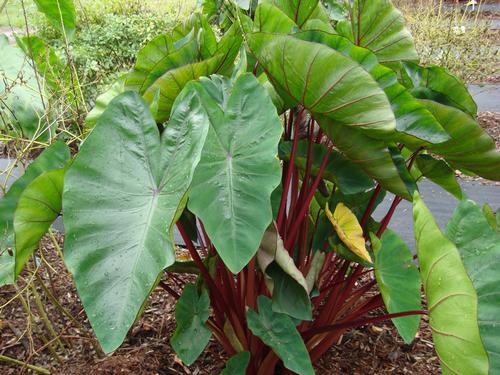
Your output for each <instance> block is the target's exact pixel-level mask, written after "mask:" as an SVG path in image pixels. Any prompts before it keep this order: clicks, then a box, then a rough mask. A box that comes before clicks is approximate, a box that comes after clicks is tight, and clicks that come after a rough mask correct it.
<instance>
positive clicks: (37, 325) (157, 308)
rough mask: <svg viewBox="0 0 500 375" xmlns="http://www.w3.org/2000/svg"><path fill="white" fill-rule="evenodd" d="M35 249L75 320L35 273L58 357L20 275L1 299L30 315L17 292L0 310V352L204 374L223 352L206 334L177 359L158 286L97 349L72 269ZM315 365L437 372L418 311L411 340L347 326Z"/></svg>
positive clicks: (217, 365)
mask: <svg viewBox="0 0 500 375" xmlns="http://www.w3.org/2000/svg"><path fill="white" fill-rule="evenodd" d="M58 241H59V243H60V244H61V245H62V242H63V238H62V236H58ZM42 254H43V255H44V258H45V259H46V260H47V262H48V263H49V264H50V266H51V267H52V269H51V270H50V269H49V268H48V267H47V266H43V267H41V268H40V270H39V272H38V273H39V275H40V276H41V279H42V280H43V283H44V284H45V285H47V287H48V288H49V290H51V293H52V294H53V295H54V296H55V297H56V298H57V300H58V301H59V302H60V303H61V304H62V306H63V307H64V308H65V309H66V310H67V311H68V312H69V313H70V314H71V315H72V317H74V319H75V320H76V321H77V322H78V323H77V324H75V323H74V322H72V320H70V319H68V317H67V316H65V315H63V314H62V313H61V312H60V311H59V310H58V309H57V308H56V307H55V305H54V303H52V302H51V301H50V299H48V298H47V294H46V293H45V292H44V291H43V289H42V288H40V283H39V282H38V281H37V282H36V285H37V291H38V293H39V294H40V295H41V296H42V299H43V303H44V304H45V306H47V315H48V317H49V319H50V320H51V321H52V323H53V324H54V327H55V329H56V331H57V332H58V333H59V337H60V339H61V341H62V343H63V345H64V347H65V352H63V351H62V350H61V349H60V348H58V347H57V344H56V343H55V342H54V341H53V342H52V346H53V347H54V348H56V352H57V353H58V356H59V360H60V363H59V362H58V361H57V360H56V359H54V356H53V355H51V354H50V352H49V351H48V350H47V349H46V345H45V344H44V342H43V340H42V336H44V337H45V341H46V340H47V338H48V337H50V335H49V334H48V332H47V330H46V329H45V328H44V326H43V323H42V321H41V319H40V314H39V313H38V312H37V309H36V306H35V302H34V299H33V293H32V290H31V289H30V288H27V289H26V290H25V289H24V287H25V286H26V284H25V283H23V282H21V283H20V284H19V286H18V288H19V289H18V290H17V291H16V289H14V288H13V287H5V288H2V289H0V306H3V305H4V304H6V303H7V302H9V301H10V300H11V299H13V298H14V297H15V296H16V294H17V293H19V291H21V295H22V296H23V297H24V300H25V302H26V303H28V304H29V305H30V307H31V309H30V310H31V311H32V313H31V314H32V316H31V319H30V318H29V317H28V315H27V314H26V311H25V310H24V308H23V305H22V303H21V302H20V300H19V298H17V299H14V300H13V301H12V302H10V303H8V304H7V305H6V306H5V307H3V308H2V309H1V310H0V354H2V355H5V356H8V357H11V358H15V359H18V360H20V361H22V362H26V363H29V364H32V365H36V366H41V367H43V368H45V369H48V370H50V371H51V373H52V374H60V375H89V374H92V375H94V374H97V375H101V374H103V375H108V374H109V375H114V374H130V375H132V374H134V375H155V374H159V375H166V374H168V375H170V374H172V375H173V374H193V375H198V374H200V375H205V374H210V375H211V374H218V373H220V371H221V370H222V368H223V365H224V360H225V359H227V358H226V356H225V354H224V352H223V350H222V349H221V347H220V346H219V345H218V344H217V343H216V342H214V341H212V342H210V344H209V346H208V347H207V349H206V350H205V352H204V353H203V354H202V356H201V357H200V358H199V359H198V361H196V362H195V363H194V364H193V365H192V366H189V367H186V366H184V365H183V364H182V362H181V361H180V360H179V358H177V356H176V355H175V353H174V352H173V351H172V349H171V347H170V345H169V341H168V340H169V337H170V336H171V334H172V332H173V331H174V329H175V321H174V320H175V319H174V300H173V299H172V298H171V297H170V296H169V295H168V294H166V293H165V292H164V291H163V290H162V289H157V290H156V291H155V292H154V293H153V295H152V296H151V298H150V301H149V303H148V305H147V306H146V308H145V310H144V314H143V315H142V317H141V318H140V319H139V321H138V322H137V323H136V324H135V325H134V327H133V328H132V329H131V331H130V332H129V334H128V336H127V338H126V340H125V342H124V344H123V345H122V346H121V347H120V348H119V349H118V350H117V351H116V352H115V353H113V354H110V355H107V356H104V355H102V354H98V353H97V352H96V350H95V349H94V348H93V346H92V345H91V344H92V342H93V341H95V339H94V338H93V336H92V332H91V329H90V326H89V324H88V320H87V318H86V316H85V312H84V311H83V308H82V305H81V303H80V301H79V299H78V296H77V294H76V290H75V288H74V286H73V282H72V279H71V276H70V275H69V273H68V272H67V271H66V268H65V266H64V264H63V262H62V261H61V260H60V258H59V257H58V255H57V252H56V251H55V249H54V245H53V244H52V242H50V240H48V239H44V240H43V241H42ZM31 266H32V267H33V265H31ZM49 274H50V276H49ZM24 277H25V278H28V277H29V276H28V275H24ZM50 280H52V282H51V281H50ZM51 285H52V286H51ZM79 326H80V327H79ZM94 344H95V342H94ZM316 371H317V374H319V375H328V374H353V375H354V374H363V375H364V374H419V375H426V374H429V375H430V374H438V373H440V370H439V361H438V359H437V357H436V354H435V352H434V348H433V344H432V341H431V333H430V329H429V328H428V325H427V322H426V320H425V319H424V321H423V323H422V327H421V331H420V332H419V334H418V337H417V338H416V339H415V340H414V342H413V343H412V344H411V345H405V344H404V343H403V342H402V340H401V339H400V338H399V336H398V335H397V332H396V331H395V328H394V327H393V325H392V323H391V322H386V323H385V324H378V325H376V326H373V325H371V326H367V327H362V328H360V329H356V330H351V331H350V332H348V333H347V334H346V335H344V336H343V337H342V339H341V341H340V342H339V343H338V344H337V345H336V346H334V347H332V348H331V350H330V351H329V352H327V353H326V354H325V355H324V356H323V357H322V358H321V360H320V361H319V362H318V363H317V364H316ZM25 373H32V372H31V371H29V370H27V369H25V368H23V367H22V366H19V365H12V364H8V363H5V362H0V374H4V375H14V374H25Z"/></svg>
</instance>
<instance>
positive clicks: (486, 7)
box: [444, 1, 500, 12]
mask: <svg viewBox="0 0 500 375" xmlns="http://www.w3.org/2000/svg"><path fill="white" fill-rule="evenodd" d="M478 3H479V1H478ZM458 6H459V7H460V8H461V9H464V10H465V9H467V10H468V11H470V12H472V11H474V12H475V11H477V10H478V6H476V7H475V8H474V10H473V9H472V6H470V5H469V6H467V2H464V3H462V4H460V5H458ZM444 8H445V9H449V10H454V9H456V8H457V5H456V4H444ZM479 10H480V12H500V4H499V3H494V4H482V5H481V8H480V9H479Z"/></svg>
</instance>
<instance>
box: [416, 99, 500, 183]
mask: <svg viewBox="0 0 500 375" xmlns="http://www.w3.org/2000/svg"><path fill="white" fill-rule="evenodd" d="M422 103H424V104H425V106H426V107H427V108H428V109H429V110H430V111H431V113H432V114H433V115H434V117H435V118H436V119H437V120H438V121H439V122H440V123H441V125H443V127H444V128H445V130H446V131H447V132H448V134H449V135H450V137H451V140H449V141H446V142H443V143H440V144H436V145H430V146H429V149H430V150H431V151H432V152H434V153H436V154H438V155H441V156H443V157H444V158H445V159H446V161H447V162H448V163H449V164H451V165H452V166H453V167H454V168H456V169H461V168H463V169H465V170H468V171H471V172H474V173H476V174H478V175H479V176H481V177H484V178H487V179H489V180H495V181H500V151H498V150H497V149H496V146H495V142H494V141H493V138H491V136H490V135H489V134H488V133H486V132H485V131H484V130H483V128H482V127H481V126H480V125H479V124H478V123H477V122H476V121H474V120H473V119H472V117H470V116H469V115H467V114H466V113H464V112H462V111H460V110H458V109H456V108H453V107H449V106H445V105H443V104H439V103H436V102H433V101H429V100H422Z"/></svg>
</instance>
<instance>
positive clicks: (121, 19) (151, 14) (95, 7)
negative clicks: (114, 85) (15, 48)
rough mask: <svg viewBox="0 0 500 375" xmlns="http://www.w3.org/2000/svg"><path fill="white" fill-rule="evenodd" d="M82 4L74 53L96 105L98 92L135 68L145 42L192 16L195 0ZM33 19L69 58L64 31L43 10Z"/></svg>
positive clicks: (90, 0) (85, 89)
mask: <svg viewBox="0 0 500 375" xmlns="http://www.w3.org/2000/svg"><path fill="white" fill-rule="evenodd" d="M77 5H78V7H77V12H78V24H77V25H78V31H77V34H76V37H75V39H74V40H73V41H72V43H71V44H70V52H71V55H72V56H73V58H74V60H75V65H76V69H77V71H78V76H79V77H80V83H81V85H82V90H83V92H84V96H85V98H86V99H87V102H88V103H89V104H90V106H92V105H93V102H94V100H95V98H96V96H97V95H98V94H99V93H101V92H103V91H104V90H105V89H106V88H107V86H108V85H109V84H110V83H111V82H113V81H114V80H115V79H116V78H117V77H118V76H119V75H120V74H121V73H123V72H124V71H126V70H128V69H129V68H131V66H132V64H133V63H134V61H135V57H136V55H137V52H138V51H139V50H140V49H141V47H142V46H144V45H145V44H146V43H147V42H148V41H150V40H151V39H152V38H154V37H155V36H156V35H159V34H162V33H165V32H167V31H168V30H169V29H171V28H172V27H173V26H174V25H175V24H176V23H177V22H179V20H182V19H184V18H185V17H187V15H189V14H190V13H191V11H192V9H193V6H194V5H195V2H194V1H190V0H188V1H181V0H177V1H171V0H161V1H160V0H150V1H138V0H131V1H118V0H107V1H97V0H87V1H83V2H80V3H77ZM33 20H34V27H35V28H36V29H37V31H38V34H39V35H40V36H41V37H42V38H43V39H45V40H46V41H47V42H48V43H49V44H50V45H52V46H53V47H54V48H55V49H56V51H58V53H59V54H60V56H61V58H64V56H65V54H64V42H63V40H62V38H61V35H60V34H59V33H58V32H57V31H56V30H54V29H53V28H52V27H51V26H50V25H48V24H47V22H46V21H45V19H44V18H43V17H42V16H41V15H34V17H33Z"/></svg>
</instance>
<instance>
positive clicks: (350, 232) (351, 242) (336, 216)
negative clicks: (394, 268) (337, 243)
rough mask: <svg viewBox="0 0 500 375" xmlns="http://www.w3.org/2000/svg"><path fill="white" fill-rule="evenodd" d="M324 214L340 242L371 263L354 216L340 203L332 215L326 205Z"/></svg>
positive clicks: (361, 232)
mask: <svg viewBox="0 0 500 375" xmlns="http://www.w3.org/2000/svg"><path fill="white" fill-rule="evenodd" d="M325 212H326V216H327V217H328V219H329V220H330V222H331V223H332V225H333V227H334V228H335V232H337V234H338V236H339V238H340V240H341V241H342V242H343V243H344V244H345V245H346V246H347V247H348V248H349V250H351V251H352V252H353V253H354V254H356V255H357V256H359V257H360V258H362V259H365V260H367V261H368V262H370V263H372V258H371V257H370V254H369V253H368V251H367V250H366V245H365V238H364V237H363V228H361V225H360V224H359V222H358V219H357V218H356V215H354V214H353V212H352V211H351V210H350V209H349V208H348V207H346V206H345V205H344V204H343V203H342V202H341V203H339V204H338V205H337V207H335V211H334V213H333V214H332V212H331V211H330V208H329V207H328V204H327V205H326V208H325Z"/></svg>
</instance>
